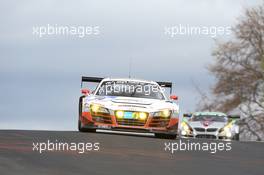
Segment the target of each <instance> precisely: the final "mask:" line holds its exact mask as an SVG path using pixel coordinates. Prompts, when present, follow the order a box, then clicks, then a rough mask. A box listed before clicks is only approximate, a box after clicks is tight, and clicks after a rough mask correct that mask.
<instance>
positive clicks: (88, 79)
mask: <svg viewBox="0 0 264 175" xmlns="http://www.w3.org/2000/svg"><path fill="white" fill-rule="evenodd" d="M103 79H104V78H101V77H84V76H82V81H81V87H82V86H83V82H92V83H100V82H101V81H102V80H103Z"/></svg>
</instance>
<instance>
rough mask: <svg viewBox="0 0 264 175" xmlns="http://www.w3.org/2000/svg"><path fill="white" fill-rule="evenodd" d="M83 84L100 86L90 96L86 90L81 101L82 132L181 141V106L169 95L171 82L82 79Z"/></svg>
mask: <svg viewBox="0 0 264 175" xmlns="http://www.w3.org/2000/svg"><path fill="white" fill-rule="evenodd" d="M83 82H93V83H99V84H98V85H97V87H96V88H95V90H94V91H93V92H91V93H90V91H89V90H88V89H82V93H83V96H81V97H80V100H79V120H78V129H79V131H81V132H95V131H96V129H106V130H121V131H136V132H150V133H154V134H155V136H156V137H159V138H171V139H174V138H176V137H177V131H178V121H179V105H178V103H177V102H176V100H177V99H178V97H177V96H175V95H171V96H170V99H168V98H167V96H166V95H165V92H164V91H165V88H170V93H171V89H172V83H171V82H154V81H145V80H138V79H125V78H122V79H112V78H98V77H82V85H81V86H82V87H83Z"/></svg>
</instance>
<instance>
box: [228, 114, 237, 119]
mask: <svg viewBox="0 0 264 175" xmlns="http://www.w3.org/2000/svg"><path fill="white" fill-rule="evenodd" d="M227 117H228V118H230V119H240V115H228V116H227Z"/></svg>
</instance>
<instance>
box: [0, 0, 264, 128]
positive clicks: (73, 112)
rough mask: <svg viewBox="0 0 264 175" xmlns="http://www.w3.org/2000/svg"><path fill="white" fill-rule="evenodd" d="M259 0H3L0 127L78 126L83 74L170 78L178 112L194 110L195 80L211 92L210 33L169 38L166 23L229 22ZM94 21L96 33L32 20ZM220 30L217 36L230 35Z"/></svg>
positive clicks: (80, 23) (0, 12)
mask: <svg viewBox="0 0 264 175" xmlns="http://www.w3.org/2000/svg"><path fill="white" fill-rule="evenodd" d="M261 2H262V1H261V0H233V1H230V0H213V1H212V0H189V1H186V0H175V1H171V0H133V1H124V0H95V1H88V0H79V1H65V0H63V1H62V0H61V1H59V0H58V1H56V2H55V1H54V0H42V1H36V0H28V1H19V0H8V1H0V19H1V23H0V120H1V122H0V129H1V128H2V129H53V130H57V129H58V130H76V129H77V117H78V98H79V96H80V78H81V76H82V75H86V76H102V77H128V72H129V71H128V68H129V62H130V61H129V60H131V75H132V77H134V78H141V79H148V80H156V81H172V82H173V83H174V89H173V92H174V94H176V95H178V96H179V99H180V100H179V103H180V107H181V111H182V112H184V111H194V110H195V109H196V105H197V103H198V101H199V95H198V94H197V92H196V90H195V88H194V87H193V82H195V83H196V84H197V85H198V86H199V87H200V88H201V89H203V90H204V91H205V92H208V91H209V89H210V86H211V85H212V84H213V83H214V78H213V77H212V76H210V75H209V73H208V71H207V70H206V66H207V65H209V64H210V63H212V62H213V57H212V56H211V53H212V49H213V48H214V47H215V42H214V39H213V38H212V37H211V36H207V35H195V36H188V35H184V36H183V35H178V36H176V37H173V38H172V37H169V36H168V35H166V34H165V33H164V27H166V26H177V25H179V24H182V25H190V26H200V27H202V26H207V27H210V26H217V27H218V26H223V27H228V26H233V25H234V24H236V22H237V19H238V17H239V16H240V15H241V14H243V12H244V10H245V9H246V8H248V7H251V6H255V5H259V4H261ZM47 24H50V25H61V26H99V30H100V34H99V35H91V36H87V37H84V38H79V37H76V36H58V35H54V36H47V37H42V38H39V37H38V36H36V35H33V32H32V31H33V27H36V26H47ZM230 37H231V36H230V35H222V36H220V37H219V36H218V37H217V39H218V40H225V39H228V38H230Z"/></svg>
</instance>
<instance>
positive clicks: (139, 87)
mask: <svg viewBox="0 0 264 175" xmlns="http://www.w3.org/2000/svg"><path fill="white" fill-rule="evenodd" d="M96 95H99V96H122V97H138V98H150V99H158V100H164V99H165V97H164V95H163V93H162V92H161V88H160V87H159V86H158V85H156V84H151V83H144V82H136V81H105V82H103V83H102V84H101V86H100V87H99V89H98V90H97V92H96Z"/></svg>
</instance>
